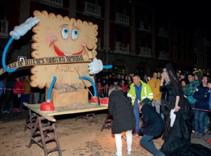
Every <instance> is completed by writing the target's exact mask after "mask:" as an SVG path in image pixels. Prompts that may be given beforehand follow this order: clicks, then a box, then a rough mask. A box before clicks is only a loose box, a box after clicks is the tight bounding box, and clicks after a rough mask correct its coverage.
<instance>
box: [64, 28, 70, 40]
mask: <svg viewBox="0 0 211 156" xmlns="http://www.w3.org/2000/svg"><path fill="white" fill-rule="evenodd" d="M68 33H69V30H68V29H67V28H62V37H63V39H67V38H68Z"/></svg>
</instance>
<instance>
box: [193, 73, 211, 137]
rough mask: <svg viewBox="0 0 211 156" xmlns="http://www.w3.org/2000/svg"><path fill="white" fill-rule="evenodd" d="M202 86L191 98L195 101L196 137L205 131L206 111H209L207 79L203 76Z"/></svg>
mask: <svg viewBox="0 0 211 156" xmlns="http://www.w3.org/2000/svg"><path fill="white" fill-rule="evenodd" d="M201 81H202V84H201V85H200V86H199V87H198V88H197V90H196V92H195V93H194V95H193V97H194V98H195V99H196V104H195V108H196V109H197V110H196V111H195V119H194V121H195V131H196V135H198V136H200V137H201V136H203V135H204V131H205V118H206V117H207V112H206V110H209V88H208V87H207V84H208V83H207V82H208V77H207V76H203V78H202V80H201Z"/></svg>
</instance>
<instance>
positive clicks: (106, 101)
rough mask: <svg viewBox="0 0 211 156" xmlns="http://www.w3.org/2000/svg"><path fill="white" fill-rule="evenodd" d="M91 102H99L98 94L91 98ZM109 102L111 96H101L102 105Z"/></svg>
mask: <svg viewBox="0 0 211 156" xmlns="http://www.w3.org/2000/svg"><path fill="white" fill-rule="evenodd" d="M89 102H90V103H98V99H97V97H96V96H93V97H91V99H90V100H89ZM108 102H109V98H108V97H104V98H100V104H102V105H108Z"/></svg>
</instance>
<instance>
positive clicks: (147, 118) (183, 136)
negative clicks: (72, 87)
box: [98, 64, 211, 156]
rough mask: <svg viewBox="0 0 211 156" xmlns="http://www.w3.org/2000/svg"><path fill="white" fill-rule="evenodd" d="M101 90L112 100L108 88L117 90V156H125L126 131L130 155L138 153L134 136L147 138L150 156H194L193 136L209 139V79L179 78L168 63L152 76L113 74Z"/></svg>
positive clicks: (113, 112)
mask: <svg viewBox="0 0 211 156" xmlns="http://www.w3.org/2000/svg"><path fill="white" fill-rule="evenodd" d="M109 77H110V78H112V81H110V86H107V85H108V84H107V83H103V82H107V81H108V80H107V78H109ZM98 86H101V87H100V88H98V89H100V90H101V93H102V94H101V96H102V95H107V94H106V91H107V90H109V89H105V88H112V89H111V90H112V92H111V91H108V93H109V94H108V95H109V112H110V114H111V115H112V116H113V124H112V132H113V133H114V134H115V140H116V149H117V152H116V156H122V142H121V137H120V136H121V133H122V132H126V138H127V152H128V155H130V153H131V150H132V149H131V146H132V141H131V140H132V137H131V134H132V132H133V135H135V136H139V135H143V136H142V137H141V140H140V144H141V145H142V146H143V147H144V148H145V149H147V150H148V151H149V152H150V153H152V154H153V155H154V156H164V155H171V154H175V153H177V155H194V154H193V153H191V149H190V147H191V135H192V134H193V135H195V136H196V137H203V136H204V135H205V133H208V132H209V130H210V124H211V120H210V118H209V116H210V112H211V81H210V79H209V76H208V75H206V74H202V73H199V72H196V71H194V72H189V73H186V74H183V73H181V72H177V73H176V72H175V70H174V69H173V67H172V66H171V65H170V64H168V65H167V66H166V67H165V68H163V70H162V71H161V72H160V73H159V72H153V73H152V76H151V77H148V76H144V77H143V78H141V77H140V76H139V75H138V74H130V75H127V76H124V75H120V74H118V75H114V76H113V77H112V76H111V75H109V76H108V77H105V79H102V78H101V79H99V80H98ZM114 86H115V87H114ZM102 88H104V89H102ZM114 88H116V89H114ZM123 95H124V96H125V97H123ZM130 106H131V107H130ZM159 136H162V138H163V140H164V143H163V145H162V147H161V149H160V150H159V149H157V148H156V146H155V145H154V143H153V139H154V138H156V137H159Z"/></svg>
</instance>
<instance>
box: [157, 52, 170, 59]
mask: <svg viewBox="0 0 211 156" xmlns="http://www.w3.org/2000/svg"><path fill="white" fill-rule="evenodd" d="M158 59H159V60H169V59H170V56H169V53H168V52H166V51H160V55H159V58H158Z"/></svg>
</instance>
